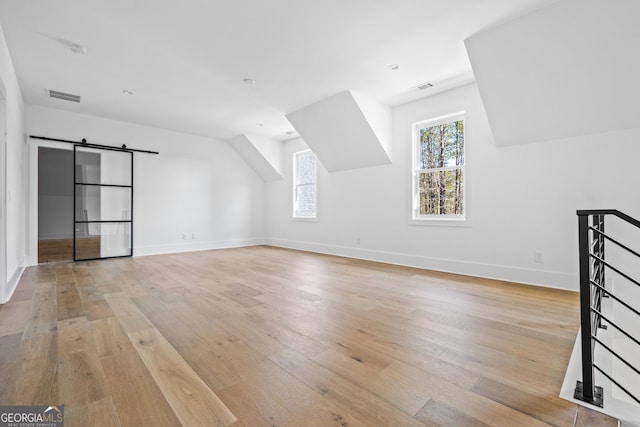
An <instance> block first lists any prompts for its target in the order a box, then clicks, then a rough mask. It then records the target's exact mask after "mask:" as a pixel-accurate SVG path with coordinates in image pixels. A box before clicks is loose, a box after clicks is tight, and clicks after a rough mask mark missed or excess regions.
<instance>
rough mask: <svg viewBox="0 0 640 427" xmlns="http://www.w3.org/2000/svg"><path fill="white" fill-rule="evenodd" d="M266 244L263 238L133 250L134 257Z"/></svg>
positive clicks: (143, 247) (190, 243) (147, 247)
mask: <svg viewBox="0 0 640 427" xmlns="http://www.w3.org/2000/svg"><path fill="white" fill-rule="evenodd" d="M265 243H266V241H265V239H264V238H257V237H256V238H248V239H231V240H214V241H207V242H193V241H192V242H185V243H172V244H168V245H157V246H136V247H134V248H133V255H134V256H147V255H162V254H173V253H179V252H195V251H208V250H212V249H228V248H239V247H243V246H257V245H264V244H265Z"/></svg>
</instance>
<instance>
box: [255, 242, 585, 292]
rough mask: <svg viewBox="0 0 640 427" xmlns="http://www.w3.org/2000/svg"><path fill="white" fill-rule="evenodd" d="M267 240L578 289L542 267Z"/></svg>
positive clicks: (574, 283)
mask: <svg viewBox="0 0 640 427" xmlns="http://www.w3.org/2000/svg"><path fill="white" fill-rule="evenodd" d="M266 244H267V245H270V246H275V247H281V248H287V249H297V250H303V251H308V252H316V253H322V254H327V255H337V256H343V257H346V258H354V259H362V260H367V261H376V262H383V263H388V264H394V265H401V266H405V267H415V268H422V269H426V270H435V271H441V272H445V273H455V274H464V275H468V276H474V277H480V278H485V279H494V280H503V281H507V282H515V283H522V284H525V285H534V286H540V287H545V288H554V289H562V290H568V291H577V290H578V288H577V284H578V276H577V275H572V274H567V273H562V272H556V271H545V270H533V269H526V268H519V267H511V266H505V265H494V264H484V263H478V262H471V261H461V260H454V259H446V258H434V257H427V256H421V255H413V254H403V253H396V252H386V251H375V250H370V249H363V248H355V247H348V246H337V245H328V244H324V243H310V242H301V241H294V240H287V239H274V238H267V239H266Z"/></svg>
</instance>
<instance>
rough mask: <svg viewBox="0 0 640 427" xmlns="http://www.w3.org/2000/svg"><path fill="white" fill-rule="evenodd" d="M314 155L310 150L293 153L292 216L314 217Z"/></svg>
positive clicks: (315, 185) (315, 215)
mask: <svg viewBox="0 0 640 427" xmlns="http://www.w3.org/2000/svg"><path fill="white" fill-rule="evenodd" d="M316 163H317V162H316V155H315V154H313V152H312V151H311V150H304V151H298V152H296V153H293V217H294V218H296V219H316V218H317V210H318V184H317V168H316Z"/></svg>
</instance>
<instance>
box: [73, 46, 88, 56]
mask: <svg viewBox="0 0 640 427" xmlns="http://www.w3.org/2000/svg"><path fill="white" fill-rule="evenodd" d="M69 49H71V52H73V53H77V54H80V55H84V54H85V53H87V48H86V47H84V46H82V45H79V44H72V45H71V46H69Z"/></svg>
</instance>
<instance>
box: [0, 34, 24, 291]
mask: <svg viewBox="0 0 640 427" xmlns="http://www.w3.org/2000/svg"><path fill="white" fill-rule="evenodd" d="M0 88H2V89H1V90H3V91H4V94H3V95H4V96H3V97H5V98H6V99H5V102H4V108H5V109H6V132H7V137H6V147H1V149H2V150H5V149H6V157H5V158H4V162H3V164H2V165H0V168H2V173H3V174H4V175H3V176H4V179H2V180H1V181H2V184H1V186H2V188H1V191H0V203H1V205H0V206H2V209H3V212H5V213H6V217H5V218H3V219H2V222H5V224H0V225H1V226H2V227H3V228H4V231H5V232H6V235H5V236H0V237H1V238H2V240H4V241H3V242H1V244H4V245H5V248H6V254H5V255H6V262H0V264H2V265H3V266H4V268H0V270H3V271H1V272H0V304H1V303H4V302H6V301H7V300H8V299H9V297H10V296H11V294H12V293H13V290H14V289H15V286H16V285H17V283H18V280H19V278H20V275H21V274H22V271H23V261H24V258H25V239H24V238H25V221H24V218H25V217H26V211H27V205H26V203H27V199H26V198H25V197H23V195H24V187H25V183H26V178H25V171H24V166H25V145H24V103H23V101H22V94H21V93H20V86H19V85H18V79H17V77H16V74H15V70H14V68H13V62H12V60H11V56H10V55H9V49H8V48H7V44H6V41H5V39H4V34H3V33H2V29H1V28H0ZM0 141H3V139H2V138H0ZM2 252H4V251H2V250H0V257H4V256H5V255H3V254H2ZM3 261H4V260H3Z"/></svg>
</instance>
